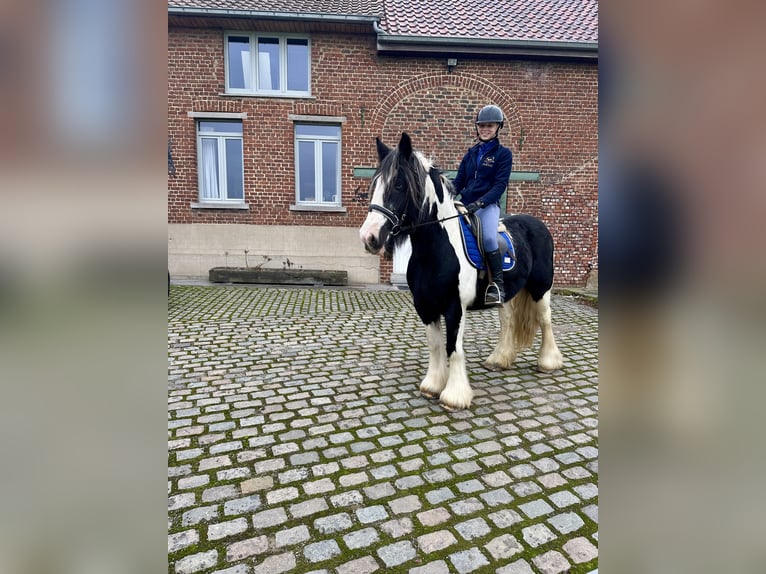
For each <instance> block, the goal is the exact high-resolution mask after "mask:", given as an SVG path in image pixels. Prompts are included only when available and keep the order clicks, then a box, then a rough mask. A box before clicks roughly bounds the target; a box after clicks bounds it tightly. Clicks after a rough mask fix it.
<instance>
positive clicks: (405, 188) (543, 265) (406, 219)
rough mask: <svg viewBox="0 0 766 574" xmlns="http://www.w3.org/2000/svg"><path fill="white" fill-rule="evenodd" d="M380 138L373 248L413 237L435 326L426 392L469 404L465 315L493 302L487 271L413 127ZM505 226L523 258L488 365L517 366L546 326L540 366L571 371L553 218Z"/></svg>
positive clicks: (424, 310) (371, 217)
mask: <svg viewBox="0 0 766 574" xmlns="http://www.w3.org/2000/svg"><path fill="white" fill-rule="evenodd" d="M376 143H377V150H378V157H379V159H380V165H379V166H378V168H377V170H376V172H375V175H374V176H373V178H372V182H371V183H370V207H369V214H368V215H367V219H366V220H365V221H364V224H363V225H362V227H361V228H360V230H359V236H360V238H361V240H362V241H363V242H364V245H365V248H366V249H367V251H368V252H370V253H374V254H382V253H385V254H386V255H388V256H391V255H393V252H394V249H395V247H396V246H397V245H399V244H401V243H402V242H403V241H404V239H405V237H406V236H409V237H410V240H411V243H412V255H411V257H410V261H409V265H408V267H407V284H408V285H409V287H410V291H411V293H412V297H413V302H414V304H415V310H416V311H417V313H418V315H419V316H420V319H421V320H422V321H423V323H424V324H425V325H426V336H427V340H428V349H429V352H430V359H429V362H428V372H427V373H426V376H425V378H424V379H423V381H422V382H421V384H420V392H421V393H422V394H423V395H424V396H426V397H429V398H435V397H439V400H440V402H441V404H442V405H443V406H444V407H445V408H447V409H450V410H458V409H465V408H468V407H469V406H470V405H471V400H472V399H473V391H472V390H471V386H470V384H469V382H468V376H467V373H466V368H465V354H464V352H463V334H464V331H465V314H466V309H467V308H468V307H471V306H473V305H474V304H475V302H476V301H477V298H481V300H482V302H483V297H484V290H483V288H484V287H485V286H486V278H484V279H480V277H479V271H478V270H477V269H476V268H475V267H474V266H473V265H471V263H470V262H469V261H468V258H467V256H466V254H465V251H464V249H463V246H462V239H461V231H460V224H459V221H458V219H457V217H460V216H459V214H458V211H457V207H456V206H455V203H454V200H453V197H452V194H451V190H452V185H451V183H450V182H449V180H447V179H446V178H445V177H444V176H443V175H441V173H439V171H438V170H437V169H436V168H435V167H434V165H433V162H432V161H431V160H429V159H427V158H426V157H425V156H424V155H423V154H422V153H420V152H419V151H416V150H414V149H413V148H412V141H411V140H410V137H409V136H408V135H407V134H406V133H403V134H402V137H401V140H400V141H399V145H398V146H397V148H396V149H391V148H389V147H388V146H386V145H385V144H384V143H382V142H381V141H380V139H377V140H376ZM500 226H501V227H503V226H504V227H505V229H506V230H507V231H508V232H509V234H510V236H511V238H512V240H513V243H514V247H515V251H516V264H515V265H514V266H513V268H512V269H511V270H510V271H506V272H505V273H504V280H505V303H504V304H503V305H502V307H500V329H501V330H500V338H499V341H498V343H497V346H496V347H495V349H494V351H493V352H492V353H491V354H490V355H489V357H488V358H487V359H486V361H485V366H486V367H488V368H491V369H509V368H510V367H511V364H512V363H513V361H514V360H515V359H516V355H517V353H518V352H519V351H521V350H523V349H524V348H527V347H530V346H531V345H532V342H533V340H534V337H535V334H536V332H537V329H538V327H540V328H541V331H542V343H541V345H540V354H539V358H538V362H537V364H538V368H539V369H540V370H542V371H546V372H550V371H554V370H556V369H559V368H561V366H562V364H563V360H562V356H561V353H560V352H559V349H558V347H557V345H556V342H555V340H554V338H553V330H552V328H551V309H550V297H551V294H550V290H551V286H552V285H553V239H552V237H551V234H550V232H549V231H548V229H547V228H546V227H545V225H544V224H543V223H542V222H541V221H540V220H539V219H536V218H534V217H532V216H529V215H511V216H508V217H505V218H504V219H503V220H502V221H501V222H500ZM482 281H483V282H482ZM441 317H444V323H445V326H446V339H447V340H446V345H445V343H444V340H443V336H442V329H441Z"/></svg>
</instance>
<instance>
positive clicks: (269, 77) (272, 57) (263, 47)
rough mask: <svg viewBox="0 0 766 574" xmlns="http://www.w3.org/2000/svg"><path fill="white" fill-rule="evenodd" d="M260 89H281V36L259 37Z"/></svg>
mask: <svg viewBox="0 0 766 574" xmlns="http://www.w3.org/2000/svg"><path fill="white" fill-rule="evenodd" d="M258 89H259V90H278V89H279V38H258Z"/></svg>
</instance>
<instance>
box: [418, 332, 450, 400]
mask: <svg viewBox="0 0 766 574" xmlns="http://www.w3.org/2000/svg"><path fill="white" fill-rule="evenodd" d="M426 339H427V340H428V353H429V358H428V372H426V376H425V378H424V379H423V382H422V383H420V393H421V394H422V395H423V396H424V397H427V398H429V399H435V398H437V397H438V396H439V395H440V394H441V392H442V389H444V386H445V385H446V384H447V377H448V375H449V371H448V369H447V351H446V349H445V347H444V340H443V338H442V328H441V322H440V321H434V322H433V323H430V324H428V325H426Z"/></svg>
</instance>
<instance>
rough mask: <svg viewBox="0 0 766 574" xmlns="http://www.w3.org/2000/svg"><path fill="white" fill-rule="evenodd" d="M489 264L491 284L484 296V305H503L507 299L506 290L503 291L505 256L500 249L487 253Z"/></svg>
mask: <svg viewBox="0 0 766 574" xmlns="http://www.w3.org/2000/svg"><path fill="white" fill-rule="evenodd" d="M487 263H488V264H489V272H490V283H489V285H488V286H487V292H486V293H485V294H484V304H485V305H502V304H503V303H504V299H505V290H504V289H503V254H502V253H501V252H500V250H499V249H495V250H494V251H490V252H489V253H487Z"/></svg>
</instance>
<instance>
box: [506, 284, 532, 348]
mask: <svg viewBox="0 0 766 574" xmlns="http://www.w3.org/2000/svg"><path fill="white" fill-rule="evenodd" d="M511 310H512V312H513V345H514V347H516V350H517V351H521V350H523V349H527V348H529V347H531V346H532V343H533V341H534V340H535V334H536V333H537V328H538V326H539V322H538V320H537V303H535V301H534V300H533V299H532V296H531V295H530V294H529V291H527V290H526V289H522V290H521V291H519V292H518V293H517V294H516V295H515V296H514V297H513V299H511Z"/></svg>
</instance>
